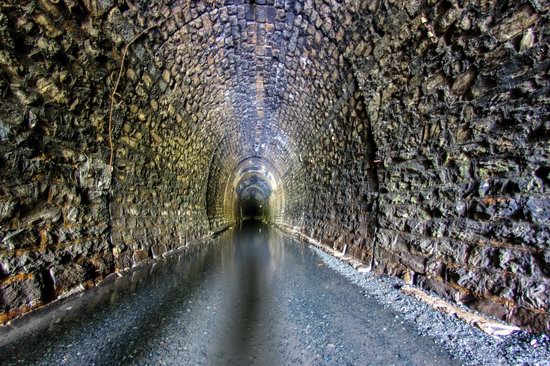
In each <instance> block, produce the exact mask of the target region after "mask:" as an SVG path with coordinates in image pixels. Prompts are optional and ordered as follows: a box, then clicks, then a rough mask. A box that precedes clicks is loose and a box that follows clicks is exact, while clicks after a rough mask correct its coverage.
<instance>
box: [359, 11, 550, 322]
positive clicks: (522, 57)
mask: <svg viewBox="0 0 550 366" xmlns="http://www.w3.org/2000/svg"><path fill="white" fill-rule="evenodd" d="M371 3H372V4H373V7H372V9H371V12H372V15H366V16H364V17H362V18H361V19H362V22H363V24H365V25H366V26H367V27H369V28H370V32H369V34H370V35H371V36H372V38H371V39H370V40H366V41H365V43H364V44H362V45H361V48H362V49H361V54H360V55H358V56H356V55H354V57H353V62H354V67H355V68H356V75H357V78H358V80H359V83H360V87H361V90H362V91H363V92H364V94H365V99H366V102H367V104H368V115H369V120H370V123H371V125H372V129H373V134H374V140H375V141H376V145H377V148H378V151H377V155H376V159H377V161H379V164H378V165H377V171H378V180H379V182H380V196H379V212H378V218H377V223H378V228H377V234H376V254H375V261H376V267H375V268H376V270H377V271H379V272H383V273H389V274H392V275H398V276H402V277H405V278H407V279H410V281H411V282H413V283H414V284H417V285H419V286H421V287H423V288H426V289H428V290H433V291H435V292H437V293H439V294H441V295H443V296H445V297H447V298H450V299H454V300H457V301H461V302H464V303H466V304H468V305H469V306H471V307H472V308H474V309H477V310H479V311H481V312H484V313H488V314H490V315H494V316H496V317H498V318H501V319H505V320H507V321H510V322H512V323H515V324H518V325H522V326H528V327H530V328H531V329H533V330H538V331H547V332H548V331H550V315H549V314H548V309H549V308H550V281H549V275H550V247H549V243H550V229H549V219H550V195H549V190H548V187H549V186H548V184H549V182H550V181H549V176H548V174H549V172H550V171H549V165H548V164H549V161H550V150H549V144H548V137H549V128H550V125H549V121H548V112H549V107H548V91H549V86H548V85H549V84H548V67H549V62H550V61H549V60H550V57H549V54H548V51H549V50H548V31H549V29H548V21H547V19H548V13H547V10H548V4H547V3H546V4H544V2H528V1H517V2H506V1H503V2H500V1H496V2H495V1H461V2H446V1H439V2H435V1H427V2H420V1H412V2H407V3H406V4H403V5H404V6H402V5H399V4H389V3H388V2H371Z"/></svg>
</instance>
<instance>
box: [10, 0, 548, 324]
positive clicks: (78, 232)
mask: <svg viewBox="0 0 550 366" xmlns="http://www.w3.org/2000/svg"><path fill="white" fill-rule="evenodd" d="M549 60H550V57H548V3H547V2H546V1H482V0H468V1H446V0H443V1H437V0H413V1H407V2H400V1H391V0H384V1H383V0H369V1H356V0H342V1H339V0H324V1H321V0H303V1H302V0H256V1H244V0H225V1H214V0H212V1H207V0H203V1H189V0H181V1H179V0H173V1H170V0H151V1H139V0H38V1H34V0H33V1H30V0H24V1H20V0H17V1H16V0H5V1H3V2H2V4H0V93H1V95H2V98H1V99H0V104H1V108H0V141H1V144H0V152H1V154H0V166H1V167H2V169H1V170H0V176H1V181H2V186H1V187H0V240H1V246H0V306H1V309H0V311H1V315H0V320H1V321H2V322H3V323H6V322H9V321H11V320H13V319H15V318H16V317H19V316H21V315H23V314H26V313H29V312H31V311H32V310H35V309H38V308H42V307H43V306H44V305H46V304H48V303H50V302H52V301H55V300H56V299H59V298H62V297H64V296H66V295H67V294H70V293H73V292H74V291H75V290H78V291H79V290H81V289H88V288H92V287H94V286H96V285H98V284H100V283H102V281H103V280H104V279H106V278H110V277H112V274H113V273H121V272H124V271H125V270H127V269H129V268H132V267H135V266H137V265H140V264H141V263H149V262H153V261H155V260H158V259H161V258H164V257H166V256H168V254H170V253H173V252H174V251H177V250H178V248H182V247H189V246H191V245H199V246H200V245H201V244H200V243H202V242H204V241H205V240H207V239H208V238H211V237H213V236H216V235H224V234H223V232H224V231H227V230H228V228H233V227H236V226H238V225H239V223H241V222H242V221H243V220H245V219H257V220H260V221H263V222H264V223H266V224H267V225H268V226H269V227H273V228H277V230H282V231H286V232H292V233H295V234H299V235H301V236H302V237H307V238H310V239H311V240H312V241H315V242H318V243H322V244H324V245H326V246H328V247H331V248H333V249H334V250H337V251H340V252H345V254H346V255H349V256H351V257H353V258H355V259H357V260H359V261H361V262H362V263H364V264H365V265H366V266H367V267H368V268H369V270H370V271H371V272H372V273H375V274H379V275H388V276H390V277H395V278H398V279H402V280H404V281H405V282H406V283H408V284H410V285H414V286H416V287H418V288H420V289H422V290H425V291H427V292H431V293H435V294H437V295H438V296H440V297H442V298H444V299H446V300H447V301H450V302H453V303H460V304H463V305H464V306H466V307H468V308H469V309H471V310H474V311H477V312H479V313H481V314H485V315H488V316H492V317H494V318H496V319H499V320H502V321H504V322H506V323H509V324H514V325H517V326H519V327H520V328H522V329H526V330H529V331H532V332H539V333H540V332H543V333H544V332H546V333H548V332H549V331H550V328H549V326H550V313H549V312H548V309H549V307H550V282H549V275H550V264H549V263H550V250H549V243H550V228H549V224H548V223H549V218H550V196H549V193H548V192H549V191H548V184H549V182H550V176H549V174H550V165H549V161H550V156H549V154H550V151H549V148H548V146H549V145H548V137H549V128H550V127H549V121H548V108H549V107H548V88H549V86H548V67H549ZM314 280H315V279H312V281H314Z"/></svg>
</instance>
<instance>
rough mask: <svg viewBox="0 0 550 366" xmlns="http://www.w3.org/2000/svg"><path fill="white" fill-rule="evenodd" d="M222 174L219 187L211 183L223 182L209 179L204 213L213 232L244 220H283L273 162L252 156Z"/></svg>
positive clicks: (281, 192) (282, 201) (282, 197)
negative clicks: (224, 175) (222, 178)
mask: <svg viewBox="0 0 550 366" xmlns="http://www.w3.org/2000/svg"><path fill="white" fill-rule="evenodd" d="M225 169H226V168H224V169H223V170H225ZM223 170H222V171H223ZM225 172H226V173H225V174H227V178H226V179H225V180H223V181H224V182H225V183H224V184H223V185H222V186H215V185H213V184H211V183H212V182H220V181H222V180H221V179H220V178H219V177H211V178H210V179H209V185H208V191H207V197H208V198H207V199H208V200H209V205H208V208H207V213H208V219H209V222H210V227H211V229H212V230H216V228H219V227H220V226H224V225H225V226H226V225H231V224H232V223H237V222H240V221H244V220H257V221H264V222H277V221H278V220H279V218H280V217H282V215H283V214H284V207H285V194H284V189H283V187H282V180H281V177H280V175H279V172H278V170H277V169H276V168H275V166H274V165H273V163H271V162H270V161H269V160H267V159H265V158H263V157H260V156H252V157H248V158H246V159H243V160H241V161H240V162H239V163H237V164H236V166H234V167H233V168H232V169H230V170H229V168H227V170H225ZM220 173H221V172H220ZM220 173H218V174H220ZM222 174H223V173H222Z"/></svg>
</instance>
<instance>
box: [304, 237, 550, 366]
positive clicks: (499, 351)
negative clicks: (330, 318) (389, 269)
mask: <svg viewBox="0 0 550 366" xmlns="http://www.w3.org/2000/svg"><path fill="white" fill-rule="evenodd" d="M310 248H311V249H312V250H313V251H315V252H316V253H317V254H318V255H319V256H320V257H321V258H322V260H323V261H324V262H325V263H326V264H327V265H328V266H329V267H330V268H332V269H333V270H335V271H337V272H339V273H341V274H342V275H344V276H345V277H347V278H348V279H349V280H351V281H352V282H353V283H355V284H357V285H359V286H360V287H361V288H362V289H363V290H364V291H365V296H369V297H373V298H375V299H376V300H377V301H378V302H380V303H381V304H382V305H383V306H384V307H386V308H390V309H392V310H393V311H395V313H396V314H397V315H396V317H401V318H403V319H404V320H406V321H409V322H412V323H414V324H415V328H416V330H417V331H418V334H419V335H422V336H429V337H432V338H433V339H434V340H435V341H436V342H437V343H440V344H442V345H443V346H444V347H445V349H447V350H448V351H449V353H450V354H451V355H452V356H453V357H456V358H457V359H460V360H461V361H462V362H463V363H464V364H465V365H540V366H542V365H550V338H549V337H548V336H546V335H533V334H530V333H528V332H524V331H519V332H514V333H513V334H511V335H509V336H505V337H500V338H498V339H497V338H494V337H492V336H490V335H488V334H486V333H484V332H482V331H481V330H479V329H477V328H475V327H472V326H471V325H469V324H467V323H465V322H464V321H462V320H460V319H458V318H455V317H453V316H451V315H448V314H444V313H441V312H438V311H437V310H435V309H434V308H432V307H431V306H429V305H427V304H425V303H423V302H421V301H419V300H417V299H415V298H414V297H412V296H408V295H406V294H404V293H403V292H402V291H400V290H399V289H400V288H401V287H402V286H403V285H405V283H404V282H403V281H401V280H399V279H396V278H391V277H387V276H378V275H375V274H372V273H361V272H358V271H356V270H355V269H353V268H352V267H351V266H349V265H348V264H346V263H344V262H342V261H340V260H339V259H337V258H335V257H333V256H331V255H329V254H327V253H325V252H324V251H322V250H321V249H319V248H316V247H314V246H310Z"/></svg>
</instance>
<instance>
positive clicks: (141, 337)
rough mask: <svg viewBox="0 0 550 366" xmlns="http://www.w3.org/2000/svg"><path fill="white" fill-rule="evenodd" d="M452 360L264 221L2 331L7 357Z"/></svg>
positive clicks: (76, 360) (71, 360)
mask: <svg viewBox="0 0 550 366" xmlns="http://www.w3.org/2000/svg"><path fill="white" fill-rule="evenodd" d="M365 309H368V312H366V311H365ZM381 330H383V331H381ZM449 363H450V361H449V360H448V359H446V358H445V355H444V354H442V353H441V352H440V351H438V350H437V349H435V348H434V347H433V343H430V342H429V341H428V340H426V339H422V338H419V337H418V336H417V335H416V334H415V333H414V332H412V331H411V330H410V329H409V328H407V326H406V325H405V324H403V323H401V322H398V321H396V320H395V314H393V313H391V312H390V311H388V310H387V309H384V308H383V307H382V306H381V305H380V304H378V303H376V302H375V300H373V299H368V298H365V297H364V296H363V294H362V293H361V291H359V290H358V288H356V287H354V285H352V284H351V283H349V282H348V281H347V280H346V279H344V278H343V277H341V276H339V275H337V274H336V273H335V272H333V271H332V270H330V269H328V268H327V267H326V266H324V265H323V264H322V262H320V260H319V258H318V257H317V256H316V255H315V254H314V253H313V252H312V251H311V250H309V249H307V247H306V246H304V245H301V244H299V243H296V242H295V240H294V239H292V238H290V237H288V236H285V235H282V234H280V233H279V232H277V231H276V230H273V229H272V228H270V227H268V226H266V225H264V224H261V223H258V222H245V223H243V225H242V226H241V227H238V228H235V229H234V230H230V231H228V232H226V233H225V234H224V235H223V236H221V237H219V238H218V239H217V240H216V241H215V242H214V243H212V244H210V245H206V246H202V247H201V249H200V250H199V249H194V250H190V251H189V253H186V254H185V255H180V256H176V257H173V258H171V259H168V260H162V261H159V262H157V263H156V264H154V265H153V266H149V267H143V268H140V269H137V270H136V271H135V272H133V273H131V274H130V275H128V276H124V277H122V278H117V279H114V280H112V281H111V282H110V283H105V284H104V285H102V286H100V287H98V288H95V289H93V290H91V291H87V292H85V293H83V294H82V295H81V296H79V297H76V298H72V299H68V300H65V301H62V302H60V303H58V304H55V305H54V306H50V307H48V309H45V310H43V311H41V312H37V313H35V314H32V315H31V316H29V317H26V318H24V319H23V320H19V321H16V322H14V328H13V329H8V328H3V329H2V330H1V333H0V364H22V365H29V364H38V365H51V364H56V365H57V364H63V365H89V364H95V365H158V364H170V365H190V364H192V365H197V364H200V365H281V364H323V365H325V364H369V365H386V364H406V365H410V364H449Z"/></svg>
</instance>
